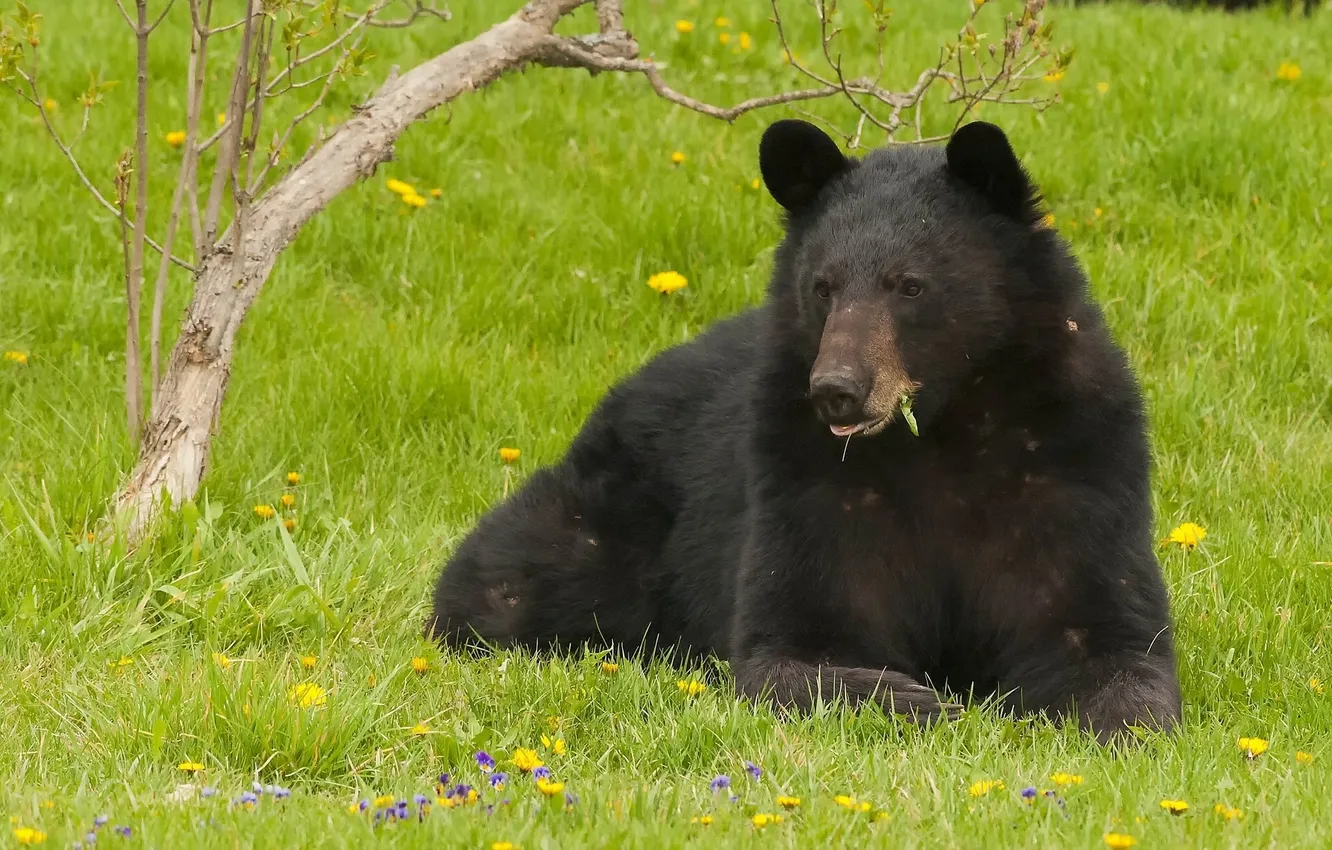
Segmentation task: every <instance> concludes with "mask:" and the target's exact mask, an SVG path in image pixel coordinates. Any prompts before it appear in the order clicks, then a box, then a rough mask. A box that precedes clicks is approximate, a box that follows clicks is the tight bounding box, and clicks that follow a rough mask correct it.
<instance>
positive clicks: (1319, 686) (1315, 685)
mask: <svg viewBox="0 0 1332 850" xmlns="http://www.w3.org/2000/svg"><path fill="white" fill-rule="evenodd" d="M1309 690H1311V691H1313V692H1314V693H1316V694H1319V695H1322V693H1323V680H1322V679H1320V678H1318V677H1317V676H1314V677H1313V678H1311V679H1310V680H1309Z"/></svg>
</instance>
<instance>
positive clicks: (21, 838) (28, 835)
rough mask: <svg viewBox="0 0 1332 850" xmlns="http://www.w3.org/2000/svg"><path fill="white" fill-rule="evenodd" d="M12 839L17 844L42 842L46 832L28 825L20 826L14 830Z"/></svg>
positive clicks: (44, 839) (44, 840)
mask: <svg viewBox="0 0 1332 850" xmlns="http://www.w3.org/2000/svg"><path fill="white" fill-rule="evenodd" d="M14 840H15V841H17V842H18V843H19V844H43V843H45V842H46V833H45V832H42V831H41V830H40V829H33V828H32V827H30V826H20V827H17V828H15V830H14Z"/></svg>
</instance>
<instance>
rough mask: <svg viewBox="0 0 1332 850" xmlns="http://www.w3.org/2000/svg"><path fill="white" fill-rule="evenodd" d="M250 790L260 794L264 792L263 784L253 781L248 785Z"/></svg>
mask: <svg viewBox="0 0 1332 850" xmlns="http://www.w3.org/2000/svg"><path fill="white" fill-rule="evenodd" d="M250 790H251V791H253V792H254V793H255V794H262V793H264V786H262V785H260V784H259V783H258V782H255V783H254V784H252V785H251V786H250Z"/></svg>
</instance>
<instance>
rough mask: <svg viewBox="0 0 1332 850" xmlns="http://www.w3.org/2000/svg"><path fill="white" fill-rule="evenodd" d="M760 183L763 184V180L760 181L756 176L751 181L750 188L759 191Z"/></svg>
mask: <svg viewBox="0 0 1332 850" xmlns="http://www.w3.org/2000/svg"><path fill="white" fill-rule="evenodd" d="M760 185H761V182H760V181H759V179H758V178H757V177H755V178H754V179H753V180H751V181H749V188H751V189H753V190H755V191H758V187H759V186H760Z"/></svg>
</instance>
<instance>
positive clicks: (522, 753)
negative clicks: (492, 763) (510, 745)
mask: <svg viewBox="0 0 1332 850" xmlns="http://www.w3.org/2000/svg"><path fill="white" fill-rule="evenodd" d="M513 766H514V767H516V768H518V769H519V770H521V771H522V772H523V773H531V772H532V771H534V770H536V769H537V768H538V767H541V757H540V756H538V755H537V751H536V750H528V749H522V748H519V749H517V750H514V751H513Z"/></svg>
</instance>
